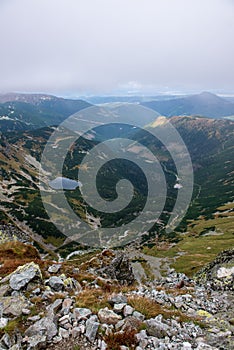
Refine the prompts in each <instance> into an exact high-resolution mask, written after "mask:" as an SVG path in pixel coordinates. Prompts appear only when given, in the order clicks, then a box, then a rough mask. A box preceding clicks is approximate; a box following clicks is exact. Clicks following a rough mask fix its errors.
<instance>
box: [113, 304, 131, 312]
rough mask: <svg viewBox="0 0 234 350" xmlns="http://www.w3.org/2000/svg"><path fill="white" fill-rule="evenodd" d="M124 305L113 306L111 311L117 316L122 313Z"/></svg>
mask: <svg viewBox="0 0 234 350" xmlns="http://www.w3.org/2000/svg"><path fill="white" fill-rule="evenodd" d="M125 305H126V304H125V303H122V304H115V305H114V307H113V311H114V312H116V313H117V314H120V313H121V312H122V311H123V308H124V307H125ZM130 307H131V306H130Z"/></svg>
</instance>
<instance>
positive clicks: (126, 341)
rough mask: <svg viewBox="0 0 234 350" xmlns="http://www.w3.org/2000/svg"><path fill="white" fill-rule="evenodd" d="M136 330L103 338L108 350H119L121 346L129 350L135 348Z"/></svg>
mask: <svg viewBox="0 0 234 350" xmlns="http://www.w3.org/2000/svg"><path fill="white" fill-rule="evenodd" d="M136 333H137V331H136V330H133V329H132V330H126V331H123V332H117V333H110V334H108V335H107V336H105V337H104V340H105V342H106V344H107V349H108V350H120V349H121V345H124V346H127V347H128V348H129V349H135V347H136V344H137V343H136V338H135V335H136Z"/></svg>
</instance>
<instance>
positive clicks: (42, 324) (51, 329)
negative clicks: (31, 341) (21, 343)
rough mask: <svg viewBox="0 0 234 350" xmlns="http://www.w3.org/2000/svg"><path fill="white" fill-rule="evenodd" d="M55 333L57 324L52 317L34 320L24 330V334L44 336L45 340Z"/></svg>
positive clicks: (30, 336)
mask: <svg viewBox="0 0 234 350" xmlns="http://www.w3.org/2000/svg"><path fill="white" fill-rule="evenodd" d="M56 334H57V326H56V324H55V323H54V320H53V317H49V316H46V317H43V318H41V319H40V320H39V321H37V322H35V323H34V324H33V325H32V326H30V327H29V328H28V329H27V330H26V331H25V336H27V337H29V338H32V337H35V336H40V337H45V338H46V340H49V341H50V340H51V339H52V338H53V337H54V336H56Z"/></svg>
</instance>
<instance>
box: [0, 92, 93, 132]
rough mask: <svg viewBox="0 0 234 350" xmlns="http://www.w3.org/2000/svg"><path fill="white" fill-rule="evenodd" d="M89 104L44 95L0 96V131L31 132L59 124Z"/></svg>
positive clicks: (11, 94)
mask: <svg viewBox="0 0 234 350" xmlns="http://www.w3.org/2000/svg"><path fill="white" fill-rule="evenodd" d="M90 106H91V104H90V103H88V102H86V101H83V100H71V99H64V98H61V97H55V96H51V95H44V94H14V93H10V94H4V95H0V131H2V132H6V131H7V132H9V131H15V130H32V129H37V128H40V127H43V126H52V125H58V124H60V123H61V122H62V121H63V120H64V119H65V118H67V117H68V116H70V115H71V114H73V113H76V112H78V111H80V110H81V109H83V108H87V107H90Z"/></svg>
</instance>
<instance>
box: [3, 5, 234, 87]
mask: <svg viewBox="0 0 234 350" xmlns="http://www.w3.org/2000/svg"><path fill="white" fill-rule="evenodd" d="M233 15H234V3H233V1H228V0H222V1H220V0H197V1H193V0H173V1H171V0H85V1H84V0H50V1H48V0H34V1H32V0H20V1H19V0H8V1H7V2H6V1H1V2H0V39H1V40H0V43H1V56H0V91H10V90H21V91H57V92H59V91H61V92H65V91H80V92H103V91H105V92H107V91H111V90H114V89H115V90H116V89H118V88H120V89H121V87H123V86H125V87H128V86H129V87H131V86H133V87H137V88H138V89H140V90H144V88H145V89H147V87H148V88H149V89H154V88H155V89H160V88H162V87H165V86H168V87H170V88H178V87H184V88H192V87H195V88H201V89H203V88H207V89H212V88H213V89H217V88H221V89H227V90H231V89H232V90H234V87H233V81H234V64H233V62H234V44H233V36H234V21H233Z"/></svg>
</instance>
